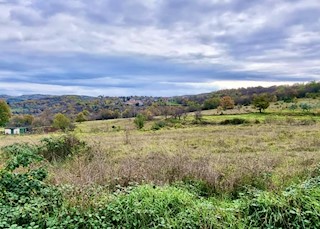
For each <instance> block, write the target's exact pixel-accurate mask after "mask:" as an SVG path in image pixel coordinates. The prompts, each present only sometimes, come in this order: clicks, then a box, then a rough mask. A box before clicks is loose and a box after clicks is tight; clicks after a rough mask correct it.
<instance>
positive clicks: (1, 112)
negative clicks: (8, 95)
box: [0, 100, 11, 126]
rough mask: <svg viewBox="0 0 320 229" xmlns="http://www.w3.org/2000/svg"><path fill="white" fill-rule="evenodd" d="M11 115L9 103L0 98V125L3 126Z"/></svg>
mask: <svg viewBox="0 0 320 229" xmlns="http://www.w3.org/2000/svg"><path fill="white" fill-rule="evenodd" d="M10 117H11V111H10V107H9V105H8V104H7V103H6V101H4V100H0V126H5V125H6V123H7V122H9V119H10Z"/></svg>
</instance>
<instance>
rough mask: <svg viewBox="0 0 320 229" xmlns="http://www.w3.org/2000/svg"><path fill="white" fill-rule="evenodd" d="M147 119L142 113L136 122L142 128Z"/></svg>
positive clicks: (136, 118)
mask: <svg viewBox="0 0 320 229" xmlns="http://www.w3.org/2000/svg"><path fill="white" fill-rule="evenodd" d="M145 121H146V117H144V116H143V115H142V114H138V115H137V117H135V119H134V124H136V127H137V128H138V129H139V130H141V129H142V128H143V127H144V123H145Z"/></svg>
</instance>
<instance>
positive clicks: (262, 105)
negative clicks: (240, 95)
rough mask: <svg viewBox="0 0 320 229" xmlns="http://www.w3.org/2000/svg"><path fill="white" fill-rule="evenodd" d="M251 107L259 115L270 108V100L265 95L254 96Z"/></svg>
mask: <svg viewBox="0 0 320 229" xmlns="http://www.w3.org/2000/svg"><path fill="white" fill-rule="evenodd" d="M252 105H253V106H254V107H255V108H257V109H258V110H259V112H260V113H261V112H262V110H265V109H267V108H268V107H269V106H270V99H269V97H268V95H267V94H261V95H255V96H254V97H253V100H252Z"/></svg>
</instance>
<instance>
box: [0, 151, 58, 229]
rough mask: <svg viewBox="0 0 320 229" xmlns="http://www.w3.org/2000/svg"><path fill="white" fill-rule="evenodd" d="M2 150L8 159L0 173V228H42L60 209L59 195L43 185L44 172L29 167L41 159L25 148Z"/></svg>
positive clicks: (55, 190)
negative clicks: (8, 156)
mask: <svg viewBox="0 0 320 229" xmlns="http://www.w3.org/2000/svg"><path fill="white" fill-rule="evenodd" d="M14 149H16V150H17V151H16V152H14ZM24 149H25V150H24ZM4 151H6V152H7V155H11V156H10V158H9V160H8V161H7V163H6V166H5V168H4V169H2V170H1V171H0V228H9V227H10V228H27V227H28V228H29V227H31V228H36V227H33V226H37V227H38V228H39V227H41V228H46V226H47V224H46V222H47V219H48V218H49V216H51V215H53V214H54V212H55V210H56V209H58V208H59V207H60V206H61V195H60V193H59V192H58V191H57V189H55V188H53V187H51V186H49V185H46V184H45V183H44V182H43V181H44V179H45V178H46V177H47V172H46V170H45V169H43V168H42V167H38V168H34V166H32V167H33V168H31V167H30V165H31V164H33V163H36V162H39V161H41V160H42V158H41V157H39V155H38V154H37V152H36V151H33V147H29V146H27V145H25V146H24V147H23V146H22V145H13V146H10V147H6V148H5V149H4ZM21 167H25V168H26V167H28V169H27V170H23V169H20V168H21ZM14 226H15V227H14Z"/></svg>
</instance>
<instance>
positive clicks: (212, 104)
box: [203, 97, 220, 110]
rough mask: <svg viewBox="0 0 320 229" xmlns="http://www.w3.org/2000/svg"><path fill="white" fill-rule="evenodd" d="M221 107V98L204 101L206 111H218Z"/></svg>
mask: <svg viewBox="0 0 320 229" xmlns="http://www.w3.org/2000/svg"><path fill="white" fill-rule="evenodd" d="M219 105H220V99H219V98H214V97H213V98H210V99H207V100H205V101H204V104H203V108H204V109H205V110H210V109H216V108H217V107H218V106H219Z"/></svg>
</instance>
